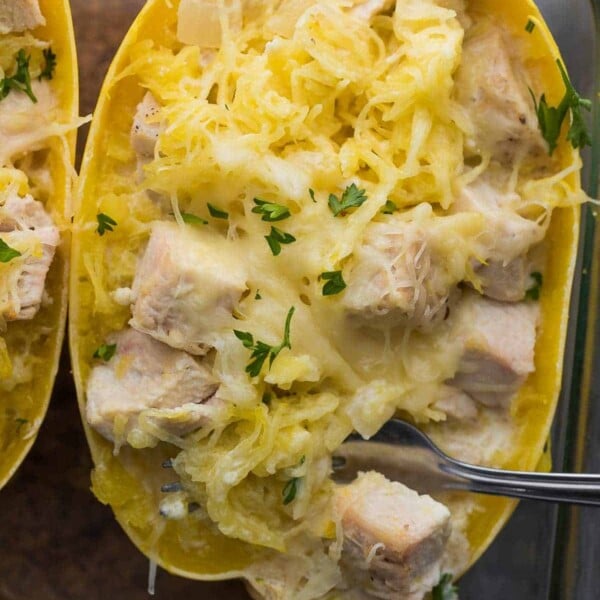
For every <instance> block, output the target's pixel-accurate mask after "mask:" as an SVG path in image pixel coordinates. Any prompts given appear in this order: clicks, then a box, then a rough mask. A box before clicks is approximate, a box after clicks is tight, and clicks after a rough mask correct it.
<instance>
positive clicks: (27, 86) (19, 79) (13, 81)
mask: <svg viewBox="0 0 600 600" xmlns="http://www.w3.org/2000/svg"><path fill="white" fill-rule="evenodd" d="M15 59H16V61H17V66H16V70H15V74H14V75H11V76H10V77H4V79H2V80H0V100H4V98H6V96H8V94H10V92H11V91H12V90H14V91H18V92H23V93H24V94H27V96H28V97H29V99H30V100H31V101H32V102H33V103H37V98H36V97H35V94H34V93H33V90H32V89H31V73H30V72H29V60H30V59H31V57H30V56H27V55H26V54H25V50H23V49H22V48H21V50H19V51H18V52H17V55H16V57H15Z"/></svg>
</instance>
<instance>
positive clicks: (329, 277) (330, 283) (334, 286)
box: [319, 271, 346, 296]
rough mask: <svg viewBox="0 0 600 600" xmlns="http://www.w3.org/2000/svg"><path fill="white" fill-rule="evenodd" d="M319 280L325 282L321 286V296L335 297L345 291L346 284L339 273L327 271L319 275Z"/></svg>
mask: <svg viewBox="0 0 600 600" xmlns="http://www.w3.org/2000/svg"><path fill="white" fill-rule="evenodd" d="M319 279H322V280H323V281H326V282H327V283H326V284H325V285H324V286H323V296H335V295H336V294H339V293H340V292H341V291H343V290H345V289H346V282H345V281H344V277H343V276H342V272H341V271H327V272H325V273H321V275H319Z"/></svg>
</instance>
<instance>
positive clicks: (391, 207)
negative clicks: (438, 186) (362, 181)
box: [381, 200, 399, 215]
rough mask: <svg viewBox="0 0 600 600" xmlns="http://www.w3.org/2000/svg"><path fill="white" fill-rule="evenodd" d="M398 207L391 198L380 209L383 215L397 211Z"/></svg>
mask: <svg viewBox="0 0 600 600" xmlns="http://www.w3.org/2000/svg"><path fill="white" fill-rule="evenodd" d="M398 210H399V209H398V207H397V206H396V204H395V203H394V202H392V201H391V200H388V201H387V202H386V203H385V204H384V206H383V208H382V209H381V212H382V213H383V214H384V215H393V214H394V213H395V212H398Z"/></svg>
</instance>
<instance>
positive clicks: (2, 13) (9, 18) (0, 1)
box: [0, 0, 46, 34]
mask: <svg viewBox="0 0 600 600" xmlns="http://www.w3.org/2000/svg"><path fill="white" fill-rule="evenodd" d="M45 24H46V20H45V19H44V16H43V15H42V11H41V10H40V3H39V1H38V0H0V34H5V33H12V32H15V31H26V30H27V29H35V28H36V27H40V26H41V25H45Z"/></svg>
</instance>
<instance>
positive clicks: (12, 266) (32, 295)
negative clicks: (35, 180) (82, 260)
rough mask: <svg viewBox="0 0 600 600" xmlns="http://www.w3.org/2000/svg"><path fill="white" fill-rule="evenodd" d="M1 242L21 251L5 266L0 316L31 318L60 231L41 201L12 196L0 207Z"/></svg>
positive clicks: (42, 294)
mask: <svg viewBox="0 0 600 600" xmlns="http://www.w3.org/2000/svg"><path fill="white" fill-rule="evenodd" d="M0 239H2V240H3V241H4V243H5V244H7V245H8V246H9V247H11V248H13V249H14V250H16V251H18V252H20V256H19V257H17V258H15V259H13V260H12V261H10V262H9V263H7V264H5V268H7V269H8V273H7V274H5V275H4V276H5V277H6V280H7V283H8V285H7V287H6V288H4V286H2V288H0V289H2V290H3V291H5V293H6V297H4V298H1V297H0V315H1V316H2V318H3V319H5V320H7V321H16V320H27V319H33V317H34V316H35V315H36V314H37V312H38V310H39V309H40V306H41V304H42V301H43V299H44V290H45V285H46V276H47V275H48V271H49V269H50V265H51V264H52V261H53V259H54V254H55V252H56V248H57V246H58V245H59V243H60V234H59V231H58V229H57V227H56V226H55V225H54V223H53V221H52V219H51V217H50V215H48V213H47V212H46V211H45V209H44V205H43V204H42V203H41V202H38V201H37V200H34V199H33V198H32V197H31V196H25V197H24V198H21V197H20V196H18V195H17V194H12V195H10V196H9V197H8V199H7V200H6V202H5V204H4V205H3V206H2V207H0ZM11 284H14V285H11ZM2 295H4V294H2Z"/></svg>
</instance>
